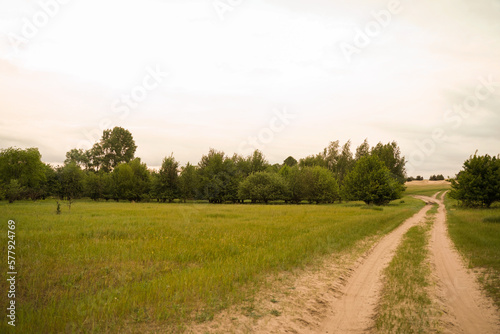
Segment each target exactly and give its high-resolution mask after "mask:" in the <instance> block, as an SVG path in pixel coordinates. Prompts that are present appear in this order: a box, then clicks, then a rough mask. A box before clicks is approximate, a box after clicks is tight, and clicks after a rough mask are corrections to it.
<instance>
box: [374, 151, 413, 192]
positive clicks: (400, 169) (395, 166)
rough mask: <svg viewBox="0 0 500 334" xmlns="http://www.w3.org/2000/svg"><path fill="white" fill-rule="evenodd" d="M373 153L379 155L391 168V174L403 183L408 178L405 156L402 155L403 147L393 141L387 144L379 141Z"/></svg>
mask: <svg viewBox="0 0 500 334" xmlns="http://www.w3.org/2000/svg"><path fill="white" fill-rule="evenodd" d="M371 155H375V156H377V157H378V158H379V159H380V160H381V161H382V162H383V163H384V164H385V166H386V167H387V168H388V169H389V171H390V172H391V175H392V176H393V177H394V178H395V179H396V180H397V181H398V182H399V183H401V184H403V183H404V182H405V179H406V169H405V164H406V160H405V157H403V156H401V149H400V148H399V146H398V144H397V143H396V142H395V141H393V142H390V143H387V144H385V145H384V144H382V143H378V144H377V145H376V146H375V147H373V148H372V150H371Z"/></svg>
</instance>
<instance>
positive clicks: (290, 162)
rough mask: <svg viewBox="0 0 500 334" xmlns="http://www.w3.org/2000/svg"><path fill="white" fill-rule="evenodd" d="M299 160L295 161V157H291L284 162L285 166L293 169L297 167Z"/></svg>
mask: <svg viewBox="0 0 500 334" xmlns="http://www.w3.org/2000/svg"><path fill="white" fill-rule="evenodd" d="M297 163H298V162H297V160H295V158H294V157H292V156H289V157H288V158H286V159H285V161H283V165H287V166H288V167H293V166H295V165H297Z"/></svg>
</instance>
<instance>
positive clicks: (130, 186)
mask: <svg viewBox="0 0 500 334" xmlns="http://www.w3.org/2000/svg"><path fill="white" fill-rule="evenodd" d="M111 175H112V177H113V199H114V200H115V201H117V202H118V201H119V200H120V199H125V200H129V201H133V200H134V198H135V193H134V171H133V170H132V167H130V165H129V164H126V163H122V164H119V165H118V166H116V167H115V169H114V170H113V173H112V174H111Z"/></svg>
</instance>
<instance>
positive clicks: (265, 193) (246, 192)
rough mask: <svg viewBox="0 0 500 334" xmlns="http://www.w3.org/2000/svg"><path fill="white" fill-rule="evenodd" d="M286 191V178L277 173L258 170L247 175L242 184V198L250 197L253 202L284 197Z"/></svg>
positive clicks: (240, 186)
mask: <svg viewBox="0 0 500 334" xmlns="http://www.w3.org/2000/svg"><path fill="white" fill-rule="evenodd" d="M285 191H286V183H285V180H284V179H283V178H282V177H281V176H280V175H279V174H276V173H269V172H257V173H254V174H251V175H250V176H249V177H247V178H246V179H245V180H244V181H243V182H242V183H241V184H240V185H239V190H238V196H239V198H240V199H242V200H245V199H250V200H251V201H252V202H253V203H255V202H257V201H259V202H264V203H268V202H269V201H273V200H279V199H283V197H284V194H285Z"/></svg>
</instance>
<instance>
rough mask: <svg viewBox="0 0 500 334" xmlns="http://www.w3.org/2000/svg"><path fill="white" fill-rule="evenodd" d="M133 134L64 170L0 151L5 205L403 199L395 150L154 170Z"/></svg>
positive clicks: (344, 148)
mask: <svg viewBox="0 0 500 334" xmlns="http://www.w3.org/2000/svg"><path fill="white" fill-rule="evenodd" d="M136 149H137V146H136V144H135V141H134V139H133V136H132V134H131V133H130V132H129V131H128V130H126V129H123V128H121V127H115V128H113V129H110V130H105V131H103V135H102V138H101V140H100V141H99V142H97V143H95V144H94V146H93V147H92V148H91V149H89V150H81V149H72V150H70V151H69V152H67V153H66V160H65V161H64V165H63V166H60V167H52V166H50V165H48V164H45V163H43V162H42V161H41V155H40V152H39V151H38V149H36V148H28V149H24V150H23V149H18V148H7V149H3V150H1V151H0V199H7V200H9V201H10V202H13V201H15V200H20V199H32V200H36V199H44V198H47V197H57V198H60V199H65V200H69V201H70V202H71V201H73V200H74V199H78V198H84V197H87V198H91V199H93V200H96V201H97V200H115V201H119V200H128V201H136V202H137V201H151V200H156V201H159V202H173V201H174V200H181V201H187V200H207V201H209V202H210V203H225V202H233V203H237V202H244V201H251V202H253V203H256V202H261V203H268V202H269V201H277V200H280V201H284V202H286V203H300V202H302V201H308V202H310V203H333V202H335V201H341V200H361V201H365V202H366V203H368V204H377V205H379V204H386V203H388V202H389V201H391V200H394V199H397V198H400V197H401V193H402V192H403V191H404V182H405V180H406V175H405V163H406V161H405V158H404V157H403V156H402V155H401V152H400V149H399V147H398V145H397V143H396V142H390V143H387V144H382V143H378V144H377V145H375V146H373V147H370V145H369V144H368V141H367V140H365V141H364V142H363V143H362V144H361V145H360V146H359V147H357V148H356V150H355V152H354V153H353V152H352V151H351V142H350V141H348V142H346V143H345V144H343V145H340V143H339V141H334V142H331V143H330V144H329V145H328V146H327V147H326V148H325V149H324V150H323V151H322V152H319V153H318V154H315V155H310V156H307V157H305V158H302V159H299V160H296V159H295V158H293V157H292V156H289V157H288V158H286V159H285V160H284V161H283V163H281V164H270V163H269V162H268V161H267V160H266V158H265V157H264V155H263V154H262V152H260V151H259V150H255V151H254V152H253V154H251V155H249V156H246V157H244V156H241V155H238V154H234V155H232V156H228V155H226V154H225V153H224V152H222V151H218V150H215V149H210V150H209V152H208V153H207V154H206V155H203V156H202V157H201V159H200V161H199V162H198V164H196V165H192V164H190V163H187V164H186V165H185V166H183V167H181V166H180V163H179V162H178V161H177V160H176V159H175V158H174V156H173V155H170V156H167V157H165V158H164V159H163V161H162V165H161V167H160V169H159V170H151V169H149V168H148V167H147V165H146V164H145V163H143V162H142V161H141V159H140V158H137V157H135V151H136Z"/></svg>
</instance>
